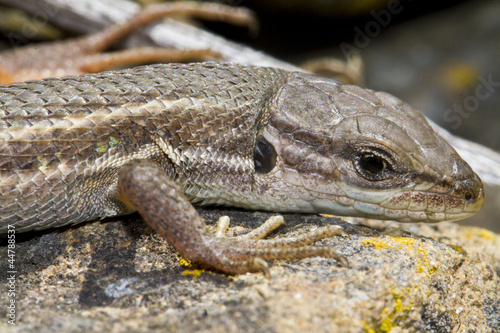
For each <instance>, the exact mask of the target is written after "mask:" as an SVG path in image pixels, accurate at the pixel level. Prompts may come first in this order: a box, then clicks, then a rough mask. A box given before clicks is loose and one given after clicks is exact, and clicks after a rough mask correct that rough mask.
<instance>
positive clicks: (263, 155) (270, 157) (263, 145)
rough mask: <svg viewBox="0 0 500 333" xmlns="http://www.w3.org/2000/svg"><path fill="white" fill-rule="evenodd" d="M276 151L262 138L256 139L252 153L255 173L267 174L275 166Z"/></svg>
mask: <svg viewBox="0 0 500 333" xmlns="http://www.w3.org/2000/svg"><path fill="white" fill-rule="evenodd" d="M276 156H277V154H276V150H274V147H273V146H272V145H271V144H270V143H269V142H267V140H266V139H264V138H263V137H262V136H259V137H257V141H256V143H255V150H254V152H253V161H254V164H255V172H257V173H268V172H270V171H271V170H272V169H273V168H274V166H275V165H276Z"/></svg>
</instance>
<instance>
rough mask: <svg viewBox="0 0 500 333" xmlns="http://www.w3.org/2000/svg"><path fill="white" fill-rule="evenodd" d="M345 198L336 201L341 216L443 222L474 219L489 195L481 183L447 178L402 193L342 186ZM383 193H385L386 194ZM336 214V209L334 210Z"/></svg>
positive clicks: (321, 207)
mask: <svg viewBox="0 0 500 333" xmlns="http://www.w3.org/2000/svg"><path fill="white" fill-rule="evenodd" d="M342 188H343V190H344V193H345V196H339V197H336V199H335V201H336V202H337V203H339V204H341V205H343V206H344V207H343V209H339V207H336V209H337V210H338V212H337V213H335V212H332V213H333V214H339V212H340V214H342V215H353V216H354V215H357V216H360V217H368V218H373V219H381V220H396V221H399V222H440V221H453V220H460V219H464V218H466V217H469V216H472V215H474V214H475V213H477V212H478V211H480V210H481V208H482V207H483V206H484V202H485V195H484V189H483V185H482V183H481V180H480V179H479V178H478V177H477V175H474V178H472V179H467V180H462V181H454V180H452V179H451V177H447V176H445V177H443V181H441V182H439V183H438V184H436V185H434V186H432V187H431V188H429V189H425V190H424V189H418V188H414V189H407V190H402V191H397V190H396V191H394V190H393V191H391V192H392V193H391V192H385V193H384V191H382V192H377V191H375V190H367V189H364V190H360V189H353V188H352V187H350V186H349V185H344V186H342ZM382 193H383V194H382ZM311 204H312V205H313V206H314V207H315V208H316V209H317V210H326V209H327V204H326V202H322V201H318V202H315V203H311ZM332 211H333V210H332Z"/></svg>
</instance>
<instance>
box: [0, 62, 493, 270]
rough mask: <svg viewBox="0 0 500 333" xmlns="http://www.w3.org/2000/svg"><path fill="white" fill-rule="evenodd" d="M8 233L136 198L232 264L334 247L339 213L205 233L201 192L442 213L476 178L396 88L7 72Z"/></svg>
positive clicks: (155, 222)
mask: <svg viewBox="0 0 500 333" xmlns="http://www.w3.org/2000/svg"><path fill="white" fill-rule="evenodd" d="M0 116H1V120H0V233H6V232H10V231H9V230H15V231H16V232H24V231H29V230H41V229H46V228H52V227H60V226H64V225H71V224H77V223H81V222H84V221H92V220H96V219H102V218H105V217H109V216H117V215H125V214H129V213H132V212H135V211H137V212H139V214H140V215H141V216H142V217H143V218H144V220H145V221H146V222H147V223H148V224H149V225H150V226H151V227H152V228H153V229H154V230H156V231H157V232H158V233H159V234H160V235H161V236H162V237H163V238H165V239H166V240H167V242H168V243H169V244H170V245H172V246H173V247H174V248H175V249H176V250H177V251H178V252H179V253H180V254H181V255H182V256H184V257H186V258H188V259H191V260H192V261H196V262H202V263H205V264H208V265H209V266H211V267H213V268H216V269H218V270H221V271H224V272H227V273H231V274H237V273H244V272H248V271H262V272H264V274H266V275H268V274H269V266H268V264H267V260H272V259H289V258H305V257H310V256H323V257H331V258H335V259H337V260H339V261H340V262H341V263H343V264H345V265H348V261H347V259H346V258H344V257H343V256H342V255H340V254H338V253H336V252H335V250H334V249H333V248H332V247H328V246H324V247H319V246H313V245H309V244H311V243H313V242H315V241H317V240H319V239H323V238H326V237H331V236H334V235H341V236H342V235H346V232H345V231H344V230H343V229H342V228H341V227H340V226H336V225H327V226H324V227H321V228H318V229H316V230H314V231H312V232H310V233H305V234H303V235H299V236H296V237H289V238H284V239H275V240H269V239H262V238H263V237H265V236H266V235H267V234H268V233H269V232H270V231H271V230H273V229H275V228H277V227H278V226H279V225H280V224H281V223H283V221H282V219H279V218H275V219H270V220H269V221H267V222H266V223H264V224H263V225H262V226H261V227H259V228H257V229H256V230H254V231H253V232H250V234H248V235H242V236H237V237H224V235H223V234H224V230H225V229H226V228H227V220H226V221H223V219H221V220H220V221H219V222H220V223H219V226H218V232H217V234H215V235H214V234H212V233H210V232H209V231H207V227H206V225H205V223H204V222H203V220H202V218H201V217H200V216H199V215H198V213H197V212H196V209H195V208H194V206H193V203H197V204H201V205H227V206H236V207H242V208H245V209H250V210H268V211H274V212H299V213H329V214H335V215H344V216H360V217H368V218H374V219H390V220H396V221H401V222H438V221H444V220H457V219H462V218H465V217H467V216H470V215H472V214H474V213H476V212H477V211H479V210H480V209H481V207H482V206H483V204H484V190H483V185H482V182H481V180H480V179H479V177H478V176H477V175H476V174H475V173H474V171H473V170H472V169H471V168H470V166H469V165H468V164H467V163H466V162H465V161H464V160H463V159H462V158H460V156H459V155H458V154H457V153H456V151H455V150H454V149H453V148H452V147H451V146H450V145H449V144H448V143H447V142H446V141H444V139H442V138H441V137H440V136H438V135H437V134H436V133H435V132H434V131H433V130H432V128H431V127H430V125H429V124H428V122H427V121H426V119H425V118H424V116H423V115H422V114H421V113H420V112H419V111H417V110H416V109H413V108H412V107H410V106H409V105H408V104H406V103H404V102H402V101H401V100H400V99H398V98H396V97H394V96H392V95H390V94H387V93H383V92H374V91H371V90H368V89H364V88H361V87H358V86H355V85H350V84H345V83H342V82H340V81H336V80H333V79H326V78H322V77H319V76H315V75H313V74H308V73H303V72H293V71H286V70H281V69H276V68H269V67H259V66H248V65H239V64H232V63H215V62H206V63H193V64H161V65H150V66H142V67H136V68H133V69H125V70H120V71H109V72H102V73H97V74H83V75H79V76H68V77H63V78H49V79H43V80H38V81H28V82H24V83H14V84H10V85H4V86H0Z"/></svg>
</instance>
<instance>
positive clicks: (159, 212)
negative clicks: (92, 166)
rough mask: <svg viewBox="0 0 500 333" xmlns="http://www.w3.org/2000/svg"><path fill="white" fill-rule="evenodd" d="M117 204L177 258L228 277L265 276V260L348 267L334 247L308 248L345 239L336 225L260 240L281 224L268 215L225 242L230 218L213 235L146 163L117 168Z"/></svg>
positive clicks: (164, 177)
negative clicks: (318, 260) (320, 260)
mask: <svg viewBox="0 0 500 333" xmlns="http://www.w3.org/2000/svg"><path fill="white" fill-rule="evenodd" d="M116 199H117V200H119V201H121V203H122V204H124V205H126V206H127V207H129V209H130V210H137V211H138V212H139V213H140V214H141V216H142V217H143V218H144V219H145V220H146V222H147V223H148V224H149V225H150V226H151V227H152V228H153V229H155V230H156V231H157V232H158V233H159V234H160V235H161V236H162V237H163V238H165V239H166V240H167V241H168V243H169V244H170V245H172V246H173V247H174V248H175V249H176V250H177V251H178V252H179V253H180V254H181V255H182V256H184V257H186V258H188V259H190V260H192V261H198V262H201V263H205V264H208V265H210V266H212V267H214V268H216V269H219V270H221V271H224V272H227V273H232V274H239V273H246V272H251V271H261V272H263V273H264V275H266V276H270V274H269V266H268V264H267V263H266V260H275V259H301V258H308V257H315V256H319V257H326V258H334V259H336V260H338V261H340V262H341V263H343V264H344V265H345V266H349V263H348V262H347V259H346V258H345V257H344V256H342V255H340V254H338V253H337V252H336V251H335V250H334V249H333V247H331V246H323V247H320V246H310V245H308V244H311V243H313V242H316V241H318V240H321V239H324V238H327V237H331V236H339V235H340V236H346V235H347V233H346V232H345V231H344V230H343V229H342V228H341V227H339V226H334V225H327V226H324V227H321V228H318V229H316V230H314V231H310V232H307V233H304V234H302V235H298V236H294V237H288V238H280V239H261V238H263V237H265V236H266V235H268V234H269V233H270V232H271V231H273V230H274V229H276V228H277V227H278V226H280V225H281V224H283V223H284V219H283V217H282V216H273V217H271V218H270V219H268V220H267V221H266V222H265V223H264V224H263V225H262V226H260V227H258V228H257V229H255V230H253V231H251V232H250V233H248V234H246V235H242V236H236V237H226V236H225V231H226V230H227V228H228V225H229V218H227V217H223V218H221V219H220V220H219V223H218V227H217V229H218V230H217V232H216V233H215V234H214V233H212V232H210V231H209V230H208V228H207V226H206V225H205V223H204V222H203V219H202V218H201V216H200V215H199V214H198V213H197V212H196V209H195V208H194V207H193V206H192V205H191V203H190V202H189V201H188V199H187V198H186V197H185V196H184V194H183V193H182V191H181V190H180V189H179V187H178V186H177V185H176V184H175V182H174V181H173V180H172V179H170V177H168V175H167V174H166V172H165V171H164V170H163V169H162V168H160V167H159V166H158V165H156V164H154V163H153V162H151V161H148V160H134V161H132V162H128V163H126V164H124V165H123V166H122V167H121V168H120V172H119V176H118V187H117V198H116Z"/></svg>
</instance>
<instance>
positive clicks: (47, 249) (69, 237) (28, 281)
mask: <svg viewBox="0 0 500 333" xmlns="http://www.w3.org/2000/svg"><path fill="white" fill-rule="evenodd" d="M201 212H202V214H203V216H204V217H205V218H206V220H207V222H208V223H209V224H210V225H211V227H213V226H214V223H215V221H216V219H217V218H218V216H219V215H221V214H227V215H229V216H230V217H231V220H232V221H233V222H232V227H233V228H232V229H231V230H230V232H236V233H240V232H244V231H246V230H247V229H251V228H254V227H255V226H256V225H258V224H260V223H262V222H263V221H264V220H265V219H266V218H267V217H269V216H271V214H267V213H251V212H243V211H238V210H218V209H210V210H205V209H203V210H201ZM285 219H286V221H287V223H288V225H287V227H286V228H281V229H279V230H278V231H277V233H276V235H274V236H275V237H282V236H284V235H290V234H294V233H297V232H304V231H307V230H311V229H313V228H316V227H318V226H321V225H324V224H326V223H334V224H337V223H339V224H340V225H342V226H343V227H344V228H345V229H346V230H347V231H348V233H349V234H350V236H351V237H350V239H345V238H331V239H327V240H325V241H323V242H322V243H323V244H324V245H333V246H335V247H336V248H337V249H338V251H339V252H340V253H342V254H343V255H345V256H346V257H347V258H348V260H349V262H350V264H351V268H346V267H342V266H340V265H339V263H338V262H336V261H335V260H333V259H324V258H310V259H304V260H290V261H278V262H273V263H271V265H272V269H271V274H272V278H271V279H266V278H264V277H263V275H262V274H260V273H255V274H246V275H240V276H227V275H224V274H221V273H218V272H214V271H211V270H210V269H206V268H204V267H200V266H197V265H195V264H190V263H187V262H186V261H185V260H183V259H182V258H180V257H179V256H178V255H177V254H176V253H175V251H174V250H172V249H171V248H170V247H169V246H168V244H167V243H166V242H164V241H163V240H161V239H160V238H159V237H158V236H157V235H156V234H155V233H154V232H153V231H152V230H151V229H149V227H147V226H146V225H145V224H144V223H143V222H142V221H141V219H140V217H138V216H134V215H133V216H131V217H127V218H121V219H114V220H109V221H105V222H94V223H88V224H84V225H80V226H75V227H71V228H66V229H59V230H51V231H48V232H44V233H29V234H17V235H16V262H15V265H16V267H15V268H16V270H17V274H16V296H15V300H16V316H17V317H16V323H17V325H16V326H11V325H9V324H7V323H6V320H5V318H7V315H8V313H7V310H8V309H7V308H6V306H7V305H8V304H9V303H8V302H9V301H10V299H11V298H8V297H7V293H6V292H3V293H1V294H0V305H1V306H0V318H2V320H1V323H0V331H2V332H50V331H63V332H99V331H110V330H112V331H113V332H138V331H150V332H164V331H172V332H188V331H201V332H215V331H217V332H235V331H256V332H264V331H265V332H290V331H312V332H389V331H391V332H452V331H453V332H498V331H499V330H500V295H499V290H500V279H499V273H500V236H499V235H496V234H494V233H492V232H490V231H487V230H484V229H479V228H474V227H462V226H458V225H456V224H453V223H441V224H437V225H423V224H422V225H398V224H396V223H394V224H391V223H385V222H384V223H383V222H373V223H372V226H371V227H370V226H366V225H356V224H350V223H347V222H344V221H341V220H339V219H336V218H331V217H320V216H315V215H292V214H290V215H285ZM243 221H244V222H243ZM367 223H369V222H367ZM401 226H402V227H403V228H399V227H401ZM323 244H320V245H323ZM0 253H2V259H3V260H2V262H1V263H0V267H1V271H2V272H7V271H9V270H10V269H9V267H8V266H7V262H6V260H5V259H4V258H6V256H5V255H4V254H6V253H7V242H6V239H5V238H4V239H1V247H0Z"/></svg>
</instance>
